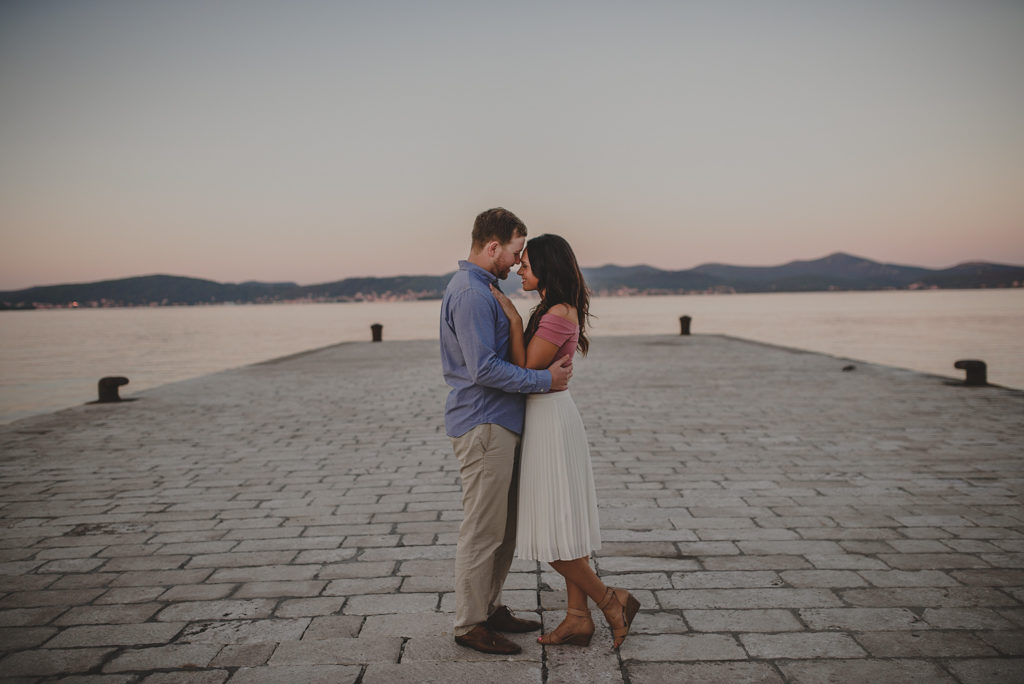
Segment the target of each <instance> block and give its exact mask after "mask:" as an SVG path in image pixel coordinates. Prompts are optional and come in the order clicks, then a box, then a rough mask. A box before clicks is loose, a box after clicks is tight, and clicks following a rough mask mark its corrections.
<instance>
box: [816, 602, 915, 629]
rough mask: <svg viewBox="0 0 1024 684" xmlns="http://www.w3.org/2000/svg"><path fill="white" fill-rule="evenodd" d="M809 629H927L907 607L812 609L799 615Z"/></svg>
mask: <svg viewBox="0 0 1024 684" xmlns="http://www.w3.org/2000/svg"><path fill="white" fill-rule="evenodd" d="M799 614H800V619H802V620H803V621H804V622H805V623H806V624H807V626H808V627H810V628H811V629H818V630H842V631H853V632H861V631H871V630H895V629H929V628H930V627H929V625H928V624H927V623H925V622H922V621H921V620H920V619H918V617H917V616H916V615H914V613H912V612H911V611H909V610H907V609H906V608H813V609H805V610H801V611H800V612H799Z"/></svg>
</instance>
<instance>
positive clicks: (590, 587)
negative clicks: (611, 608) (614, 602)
mask: <svg viewBox="0 0 1024 684" xmlns="http://www.w3.org/2000/svg"><path fill="white" fill-rule="evenodd" d="M551 567H553V568H554V569H555V572H557V573H558V574H559V575H561V576H562V577H564V578H565V585H566V591H568V589H569V585H570V584H573V585H575V586H576V588H577V589H579V590H580V591H582V592H583V594H584V595H586V596H589V597H590V598H592V599H594V603H597V602H598V601H600V600H601V599H602V598H604V594H605V592H606V591H608V587H606V586H605V584H604V582H602V581H601V578H600V577H598V576H597V573H595V572H594V569H593V568H591V567H590V559H589V558H587V557H586V556H584V557H583V558H577V559H575V560H571V561H562V560H557V561H552V563H551ZM571 607H573V608H585V607H586V602H585V601H584V605H583V606H571Z"/></svg>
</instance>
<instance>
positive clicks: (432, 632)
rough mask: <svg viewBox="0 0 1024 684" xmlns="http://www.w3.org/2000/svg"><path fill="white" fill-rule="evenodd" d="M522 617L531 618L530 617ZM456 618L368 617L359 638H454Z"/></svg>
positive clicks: (424, 615) (431, 615)
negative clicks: (443, 636)
mask: <svg viewBox="0 0 1024 684" xmlns="http://www.w3.org/2000/svg"><path fill="white" fill-rule="evenodd" d="M520 617H524V618H528V619H529V618H530V617H531V616H529V615H520ZM453 624H454V617H453V616H452V615H449V614H446V613H433V612H432V613H415V614H402V615H398V614H391V615H367V616H366V621H365V622H364V623H363V628H362V631H360V632H359V636H361V637H367V636H375V635H376V636H404V637H417V636H440V635H447V636H448V637H449V638H453V632H452V629H453Z"/></svg>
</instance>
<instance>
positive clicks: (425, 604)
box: [344, 594, 437, 615]
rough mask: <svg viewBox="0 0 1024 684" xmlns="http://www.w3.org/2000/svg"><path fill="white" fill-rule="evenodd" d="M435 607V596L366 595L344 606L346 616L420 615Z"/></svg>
mask: <svg viewBox="0 0 1024 684" xmlns="http://www.w3.org/2000/svg"><path fill="white" fill-rule="evenodd" d="M435 607H437V595H436V594H400V595H388V594H366V595H361V596H353V597H351V598H350V599H349V600H348V602H347V603H346V604H345V608H344V612H345V613H346V614H348V615H382V614H386V613H422V612H425V611H428V610H432V609H434V608H435Z"/></svg>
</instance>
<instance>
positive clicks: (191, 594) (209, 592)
mask: <svg viewBox="0 0 1024 684" xmlns="http://www.w3.org/2000/svg"><path fill="white" fill-rule="evenodd" d="M236 588H237V585H235V584H183V585H180V586H177V587H171V588H170V589H168V590H167V591H165V592H164V593H162V594H160V600H161V601H212V600H214V599H221V598H225V597H227V596H230V595H231V594H232V593H234V591H235V589H236Z"/></svg>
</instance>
